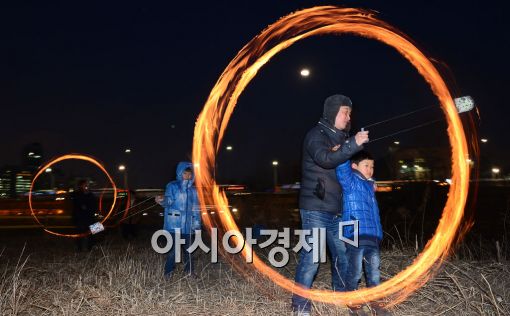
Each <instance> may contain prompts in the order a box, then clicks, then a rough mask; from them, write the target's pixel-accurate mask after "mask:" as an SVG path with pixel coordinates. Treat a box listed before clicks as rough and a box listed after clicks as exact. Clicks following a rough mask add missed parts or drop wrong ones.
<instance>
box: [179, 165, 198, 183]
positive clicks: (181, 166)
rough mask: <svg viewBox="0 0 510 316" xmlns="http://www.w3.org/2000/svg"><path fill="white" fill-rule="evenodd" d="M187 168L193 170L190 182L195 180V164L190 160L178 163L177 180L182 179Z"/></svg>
mask: <svg viewBox="0 0 510 316" xmlns="http://www.w3.org/2000/svg"><path fill="white" fill-rule="evenodd" d="M187 168H190V169H191V170H192V173H191V179H190V183H193V182H194V181H195V173H194V172H193V164H192V163H191V162H189V161H181V162H179V163H178V164H177V170H176V175H177V177H176V178H177V180H179V181H182V174H183V173H184V170H186V169H187Z"/></svg>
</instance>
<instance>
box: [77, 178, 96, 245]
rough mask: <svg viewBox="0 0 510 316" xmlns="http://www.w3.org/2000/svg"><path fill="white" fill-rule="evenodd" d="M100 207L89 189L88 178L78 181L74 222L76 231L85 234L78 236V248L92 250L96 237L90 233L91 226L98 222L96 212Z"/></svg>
mask: <svg viewBox="0 0 510 316" xmlns="http://www.w3.org/2000/svg"><path fill="white" fill-rule="evenodd" d="M97 208H98V204H97V201H96V198H95V196H94V194H93V193H92V192H90V191H89V183H88V181H87V180H81V181H80V182H78V189H77V190H76V191H75V192H74V193H73V216H72V217H73V223H74V225H75V226H76V232H77V233H78V234H82V235H83V236H80V237H77V238H76V250H77V251H82V250H84V249H86V250H87V251H90V250H91V249H92V246H93V245H94V237H93V236H92V234H91V233H90V228H89V226H90V225H92V224H94V223H95V222H96V217H95V212H96V210H97Z"/></svg>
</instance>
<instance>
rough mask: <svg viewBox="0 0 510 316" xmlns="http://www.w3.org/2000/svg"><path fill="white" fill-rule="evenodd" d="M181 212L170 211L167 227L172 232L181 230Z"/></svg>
mask: <svg viewBox="0 0 510 316" xmlns="http://www.w3.org/2000/svg"><path fill="white" fill-rule="evenodd" d="M181 221H182V219H181V212H180V211H177V210H170V211H168V213H167V217H166V227H167V228H168V229H170V230H176V229H181Z"/></svg>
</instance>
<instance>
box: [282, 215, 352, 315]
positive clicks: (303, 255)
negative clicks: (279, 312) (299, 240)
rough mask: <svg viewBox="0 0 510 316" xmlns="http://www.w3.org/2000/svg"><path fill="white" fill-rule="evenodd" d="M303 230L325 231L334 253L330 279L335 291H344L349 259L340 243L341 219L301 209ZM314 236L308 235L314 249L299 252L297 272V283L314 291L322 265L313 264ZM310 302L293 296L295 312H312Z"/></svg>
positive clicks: (331, 250) (337, 216)
mask: <svg viewBox="0 0 510 316" xmlns="http://www.w3.org/2000/svg"><path fill="white" fill-rule="evenodd" d="M300 213H301V223H302V225H303V229H304V230H305V229H307V230H310V231H311V230H312V229H313V228H325V229H326V244H327V246H328V249H329V252H330V254H331V260H332V261H331V276H332V288H333V291H344V289H345V282H344V280H342V277H343V276H344V275H345V271H346V269H347V258H346V256H345V243H344V242H343V241H341V240H340V235H339V224H340V222H341V221H342V216H341V215H339V214H334V213H332V212H325V211H309V210H303V209H302V210H300ZM310 237H311V236H307V243H308V244H309V245H310V246H311V248H312V249H310V251H305V250H304V249H301V250H300V253H299V263H298V266H297V269H296V278H295V281H296V283H298V284H300V285H301V286H302V287H304V288H307V289H309V288H311V287H312V283H313V280H314V279H315V275H316V274H317V270H318V269H319V262H317V263H314V262H313V248H314V247H318V245H313V244H310V243H309V239H310ZM311 307H312V306H311V303H310V301H309V300H308V299H306V298H304V297H301V296H299V295H296V294H294V295H293V296H292V308H293V309H294V310H295V311H310V310H311Z"/></svg>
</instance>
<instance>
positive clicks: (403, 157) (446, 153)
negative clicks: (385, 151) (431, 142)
mask: <svg viewBox="0 0 510 316" xmlns="http://www.w3.org/2000/svg"><path fill="white" fill-rule="evenodd" d="M450 155H451V153H450V150H449V148H400V149H398V150H396V151H395V152H394V153H393V154H392V165H393V168H392V171H393V173H394V174H393V176H394V179H402V180H436V179H437V180H444V179H448V178H451V157H450Z"/></svg>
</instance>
